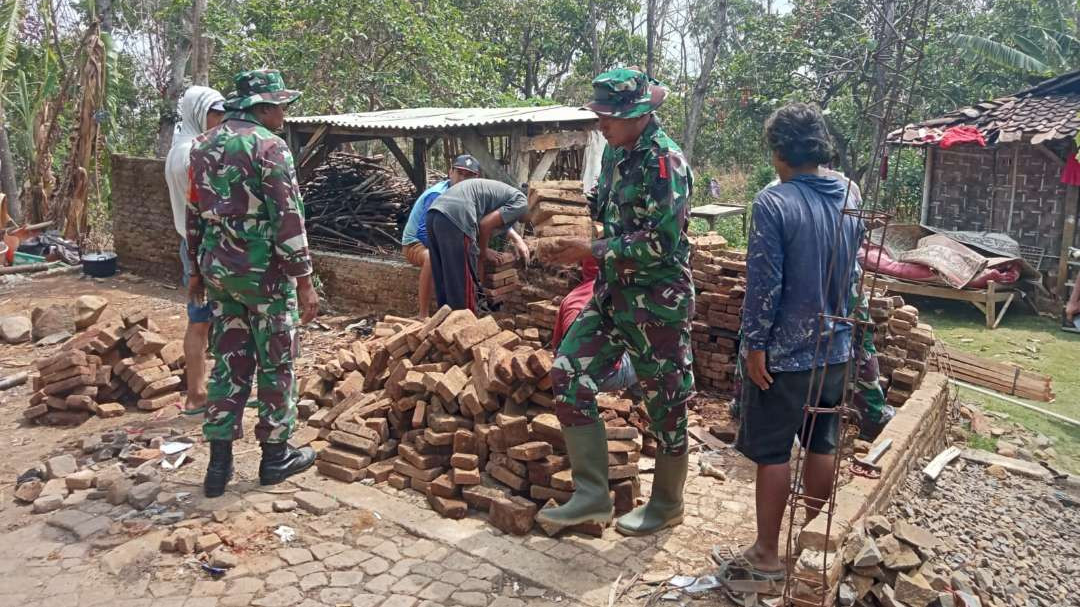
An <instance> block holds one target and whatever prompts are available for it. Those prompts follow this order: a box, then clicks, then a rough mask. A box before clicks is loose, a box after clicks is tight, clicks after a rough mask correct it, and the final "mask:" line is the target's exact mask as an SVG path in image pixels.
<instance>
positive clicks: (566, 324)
mask: <svg viewBox="0 0 1080 607" xmlns="http://www.w3.org/2000/svg"><path fill="white" fill-rule="evenodd" d="M599 273H600V266H598V265H597V263H596V259H594V258H592V257H589V258H588V259H586V260H585V261H582V262H581V284H579V285H578V286H576V287H574V290H573V291H570V292H569V293H567V294H566V297H564V298H563V300H562V303H560V304H559V316H558V317H557V318H556V319H555V330H554V331H552V333H551V349H552V350H556V351H558V349H559V343H561V342H562V338H563V335H566V332H567V331H568V330H570V325H572V324H574V320H576V319H577V317H578V314H581V311H582V310H584V309H585V306H586V305H588V303H589V300H590V299H592V296H593V285H594V284H595V283H596V276H597V274H599Z"/></svg>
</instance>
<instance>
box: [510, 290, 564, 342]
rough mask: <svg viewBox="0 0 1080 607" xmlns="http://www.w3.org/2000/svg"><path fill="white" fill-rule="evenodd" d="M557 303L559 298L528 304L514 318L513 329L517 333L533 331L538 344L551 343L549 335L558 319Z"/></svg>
mask: <svg viewBox="0 0 1080 607" xmlns="http://www.w3.org/2000/svg"><path fill="white" fill-rule="evenodd" d="M559 301H561V298H556V299H554V300H552V299H541V300H538V301H531V302H529V303H528V304H527V305H526V307H525V308H526V311H525V312H523V313H521V314H517V315H515V316H514V326H515V328H517V330H518V331H519V332H521V331H526V330H528V329H534V330H535V331H536V336H537V338H538V341H539V342H540V343H542V344H548V343H551V335H552V332H553V331H554V330H555V322H556V320H557V319H558V317H559V304H558V302H559Z"/></svg>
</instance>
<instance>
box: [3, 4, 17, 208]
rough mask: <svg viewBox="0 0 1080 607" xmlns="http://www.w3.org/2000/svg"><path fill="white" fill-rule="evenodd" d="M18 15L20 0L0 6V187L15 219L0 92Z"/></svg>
mask: <svg viewBox="0 0 1080 607" xmlns="http://www.w3.org/2000/svg"><path fill="white" fill-rule="evenodd" d="M21 15H22V1H21V0H7V1H6V2H5V3H4V4H3V5H2V6H0V36H2V38H0V188H2V189H3V192H4V196H5V197H6V198H7V202H8V212H9V213H10V214H11V216H12V217H13V218H14V219H15V220H18V219H20V218H21V216H22V212H21V209H20V207H19V184H18V182H17V181H16V179H15V157H14V156H13V155H12V153H11V142H10V141H9V139H8V129H7V117H6V115H5V113H4V103H3V93H4V90H5V89H4V72H5V71H6V70H8V69H9V68H12V67H14V66H15V63H14V56H15V49H16V46H17V45H16V41H15V35H16V32H17V31H18V28H19V20H20V18H21ZM0 227H2V226H0Z"/></svg>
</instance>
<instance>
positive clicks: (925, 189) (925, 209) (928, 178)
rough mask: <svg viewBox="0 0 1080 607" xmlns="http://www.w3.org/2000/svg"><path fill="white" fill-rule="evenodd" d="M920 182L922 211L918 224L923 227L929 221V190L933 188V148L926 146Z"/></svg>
mask: <svg viewBox="0 0 1080 607" xmlns="http://www.w3.org/2000/svg"><path fill="white" fill-rule="evenodd" d="M923 164H924V166H925V169H924V171H923V182H922V209H920V212H919V223H921V224H923V225H925V224H926V223H927V222H928V221H929V220H930V190H931V189H933V187H934V148H933V147H930V146H927V148H926V161H925V162H924V163H923Z"/></svg>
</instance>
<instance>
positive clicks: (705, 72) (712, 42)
mask: <svg viewBox="0 0 1080 607" xmlns="http://www.w3.org/2000/svg"><path fill="white" fill-rule="evenodd" d="M727 13H728V0H710V1H709V2H708V3H707V9H706V13H705V14H706V19H707V20H708V21H707V23H708V26H707V30H706V32H707V37H706V43H705V48H704V49H702V50H703V54H702V60H701V67H700V68H699V71H698V75H697V79H696V81H695V82H694V88H693V90H692V91H691V93H690V111H689V112H688V113H687V117H686V125H685V126H684V128H683V138H682V141H683V152H684V153H685V154H686V160H687V162H692V161H693V159H694V144H695V142H696V140H697V135H698V128H699V126H700V123H701V111H702V108H703V107H704V105H705V96H706V95H707V94H708V92H709V83H710V81H711V78H712V73H713V68H714V67H715V66H716V58H717V56H719V55H720V50H721V49H722V48H723V46H724V34H725V32H726V31H727Z"/></svg>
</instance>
